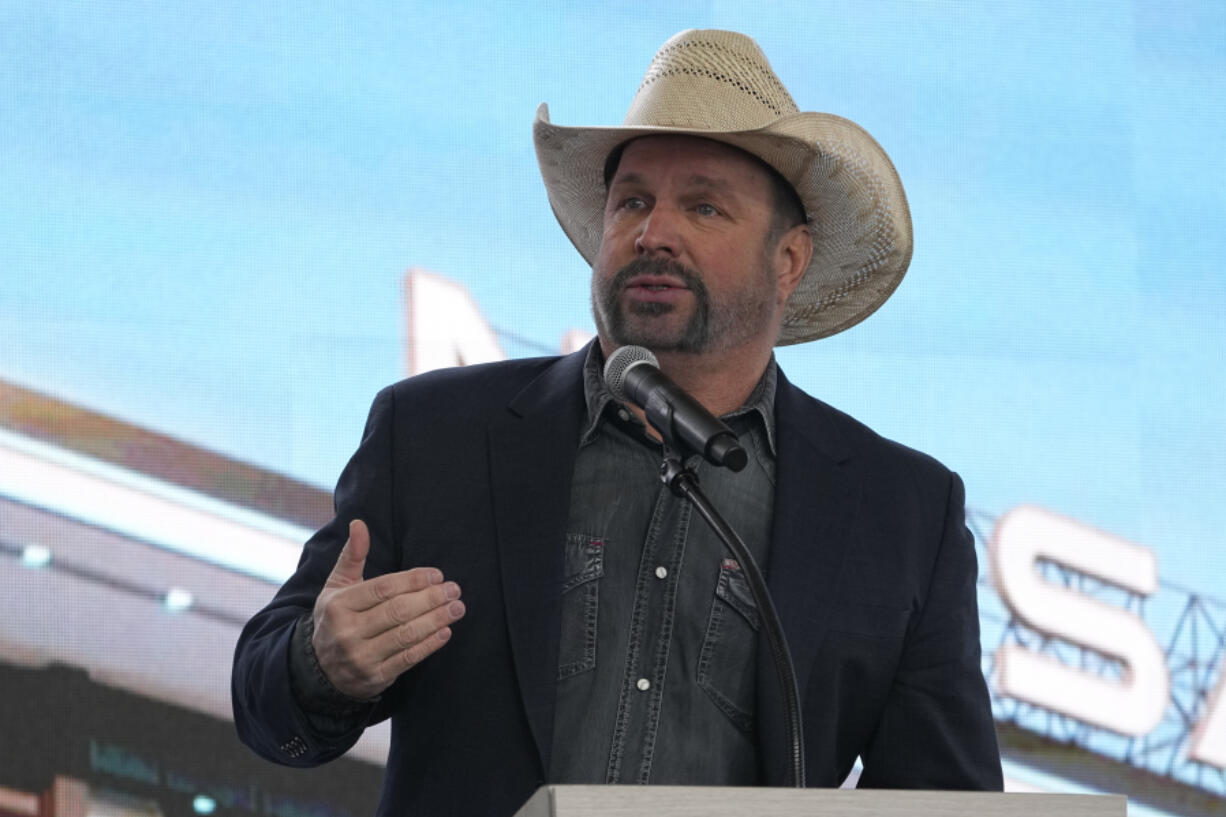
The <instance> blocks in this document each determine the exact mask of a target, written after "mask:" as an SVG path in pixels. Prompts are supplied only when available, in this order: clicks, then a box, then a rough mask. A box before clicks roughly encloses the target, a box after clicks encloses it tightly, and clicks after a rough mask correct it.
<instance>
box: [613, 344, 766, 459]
mask: <svg viewBox="0 0 1226 817" xmlns="http://www.w3.org/2000/svg"><path fill="white" fill-rule="evenodd" d="M604 382H605V385H606V386H607V387H608V389H609V392H610V393H611V394H612V395H613V397H614V398H615V399H617V400H618V401H620V402H622V403H627V402H629V403H633V404H634V405H636V406H638V407H639V408H641V409H642V410H643V412H644V413H645V414H646V415H647V420H648V422H650V423H651V425H652V427H653V428H655V429H656V430H657V431H659V432H660V435H661V436H662V437H664V441H665V442H666V443H668V444H669V445H671V446H672V447H673V448H678V449H681V450H682V451H684V452H693V453H697V454H702V456H703V457H705V458H706V459H707V461H708V462H710V463H712V464H713V465H722V466H724V467H725V468H728V469H729V470H732V471H740V470H741V469H742V468H744V467H745V464H746V463H747V462H748V461H749V457H748V456H747V455H746V454H745V449H744V448H742V447H741V445H740V443H738V442H737V439H736V435H735V434H733V433H732V429H730V428H728V426H726V425H724V424H723V423H722V422H721V421H720V420H718V419H716V417H715V416H714V415H713V414H711V412H709V411H707V410H706V409H705V408H703V406H702V404H701V403H699V402H698V401H697V400H695V399H694V398H693V397H690V396H689V395H688V394H686V392H685V390H684V389H682V388H681V387H680V386H678V385H677V384H676V383H674V382H673V381H672V380H669V379H668V376H667V375H665V374H664V372H662V371H660V362H659V361H658V360H656V356H655V355H653V354H652V353H651V352H650V351H649V350H647V349H644V348H643V347H642V346H622V347H621V348H620V349H618V350H617V351H615V352H614V353H613V354H611V355H609V359H608V361H607V362H606V363H605V367H604Z"/></svg>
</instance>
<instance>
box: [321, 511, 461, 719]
mask: <svg viewBox="0 0 1226 817" xmlns="http://www.w3.org/2000/svg"><path fill="white" fill-rule="evenodd" d="M369 552H370V532H369V531H368V530H367V529H366V523H365V522H362V521H361V520H358V519H355V520H354V521H353V522H350V523H349V540H348V541H347V542H345V547H344V548H343V549H342V550H341V555H340V557H339V558H337V560H336V566H335V567H333V568H332V573H331V574H330V575H329V576H328V580H327V582H325V583H324V588H323V590H322V591H321V592H320V594H319V598H318V599H316V601H315V611H314V617H315V635H314V637H313V640H312V644H313V646H314V647H315V655H316V657H317V658H318V660H319V666H320V668H321V669H322V670H323V672H324V675H326V676H327V677H328V680H329V681H331V682H332V685H333V686H334V687H336V688H337V689H338V690H340V691H341V692H344V693H345V694H346V695H350V696H352V697H354V698H372V697H374V696H375V695H378V694H379V693H380V692H382V691H383V690H385V689H387V688H388V687H389V686H391V684H392V682H393V681H395V680H396V679H397V678H398V677H399V676H400V674H401V673H403V672H405V671H406V670H408V669H409V668H410V667H412V666H414V665H416V664H419V663H421V662H422V661H424V660H425V659H426V658H427V657H429V656H430V655H431V654H433V653H434V652H435V651H436V650H438V649H439V648H440V647H442V646H443V645H444V644H446V643H447V641H448V639H450V638H451V626H450V625H451V624H452V622H454V621H456V620H458V619H459V618H461V617H462V616H463V615H464V602H462V601H460V600H459V599H460V586H459V585H458V584H456V583H455V582H444V581H443V573H442V571H441V570H438V569H437V568H433V567H417V568H414V569H412V570H404V571H400V572H398V573H388V574H386V575H384V576H378V577H376V578H373V579H370V580H363V578H362V568H363V566H365V564H366V555H367V554H368V553H369Z"/></svg>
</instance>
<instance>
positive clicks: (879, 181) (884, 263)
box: [532, 29, 911, 346]
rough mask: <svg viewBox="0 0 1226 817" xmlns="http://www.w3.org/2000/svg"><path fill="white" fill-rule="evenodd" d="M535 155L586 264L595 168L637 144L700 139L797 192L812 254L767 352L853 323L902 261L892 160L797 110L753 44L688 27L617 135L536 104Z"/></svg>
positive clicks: (659, 60) (904, 250)
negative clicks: (754, 160)
mask: <svg viewBox="0 0 1226 817" xmlns="http://www.w3.org/2000/svg"><path fill="white" fill-rule="evenodd" d="M532 130H533V138H534V140H535V142H536V156H537V161H538V162H539V163H540V167H541V176H542V177H543V178H544V180H545V189H546V191H547V192H548V194H549V203H550V205H551V206H552V207H553V212H554V215H555V216H556V217H557V219H558V223H559V224H561V225H562V230H563V231H564V232H565V233H566V235H567V237H569V238H570V240H571V242H572V243H573V244H574V245H575V247H576V248H577V249H578V250H579V254H580V255H582V256H583V257H584V259H585V260H587V262H588V263H589V264H591V263H594V262H595V259H596V257H597V253H598V251H599V250H600V241H601V236H602V234H603V220H604V205H605V180H604V169H605V161H606V159H607V158H608V156H609V154H610V153H612V152H613V150H615V149H616V148H617V147H619V146H621V145H623V144H625V143H626V142H627V141H629V140H631V139H634V138H636V137H639V136H651V135H661V134H673V135H690V136H699V137H703V138H706V139H714V140H716V141H719V142H724V143H726V144H729V145H732V146H734V147H737V148H740V149H741V150H744V151H746V152H748V153H751V154H753V155H754V156H757V157H758V158H759V159H761V160H762V161H764V162H766V163H767V164H768V165H770V166H771V167H773V168H774V169H775V170H777V171H778V172H779V173H780V174H781V175H782V176H783V178H784V179H786V180H787V181H788V182H789V183H790V184H791V185H792V186H793V187H794V188H795V189H796V193H797V194H798V195H799V196H800V200H801V202H802V203H803V205H804V208H805V214H806V217H807V219H808V222H809V228H810V230H811V232H812V234H813V257H812V260H811V261H810V262H809V267H808V269H807V270H805V274H804V277H803V278H802V279H801V281H800V283H799V284H798V285H797V287H796V289H795V290H794V291H793V292H792V295H791V297H790V298H789V299H788V302H787V308H786V311H785V313H784V318H783V325H782V326H781V327H780V330H779V337H778V339H777V340H776V341H775V343H776V345H779V346H784V345H787V344H790V343H802V342H804V341H808V340H816V339H817V338H822V337H826V336H828V335H833V334H835V333H836V332H841V331H843V330H844V329H847V328H848V327H851V326H854V325H855V324H857V323H859V322H860V321H862V320H864V319H865V318H866V317H868V316H869V315H870V314H872V312H873V311H874V310H876V309H877V307H879V306H881V304H882V303H884V302H885V300H886V298H888V297H889V296H890V293H892V292H893V291H894V289H895V287H897V286H898V283H899V281H901V280H902V277H903V274H904V273H905V272H906V271H907V265H908V264H909V263H910V261H911V213H910V211H909V210H908V208H907V198H906V194H905V193H903V189H902V183H901V182H900V181H899V179H898V173H897V171H895V170H894V165H893V164H892V163H891V162H890V158H889V157H888V156H886V154H885V151H884V150H882V149H881V146H880V145H878V144H877V142H876V141H875V140H874V139H873V137H871V136H869V135H868V133H867V132H865V130H864V129H863V128H861V127H860V126H859V125H857V124H855V123H854V122H851V121H849V120H847V119H843V118H842V117H839V116H834V115H832V114H825V113H808V112H801V111H800V110H799V109H798V108H797V107H796V103H795V102H793V101H792V97H791V95H790V94H788V92H787V89H786V88H784V87H783V83H781V82H780V81H779V78H778V77H776V76H775V73H774V71H772V70H771V67H770V64H769V63H768V62H767V60H766V55H765V54H763V53H762V50H761V49H760V48H759V47H758V44H757V43H756V42H754V41H753V40H752V39H750V38H749V37H746V36H745V35H743V34H737V33H736V32H732V31H700V30H695V29H691V30H689V31H683V32H681V33H680V34H678V35H676V36H675V37H673V38H672V39H670V40H669V41H668V42H666V43H665V44H664V45H663V47H661V48H660V50H659V52H657V53H656V56H655V58H654V59H653V60H652V61H651V65H650V66H649V67H648V69H647V75H646V76H645V77H644V78H643V82H642V84H641V85H640V86H639V89H638V92H637V93H636V94H635V96H634V100H633V101H632V102H631V103H630V111H629V113H627V114H626V119H625V121H624V122H623V123H622V126H621V127H619V128H568V127H561V126H558V125H554V124H552V123H551V122H550V121H549V108H548V106H546V105H544V104H542V105H541V106H540V108H538V109H537V112H536V122H535V123H534V124H533V129H532Z"/></svg>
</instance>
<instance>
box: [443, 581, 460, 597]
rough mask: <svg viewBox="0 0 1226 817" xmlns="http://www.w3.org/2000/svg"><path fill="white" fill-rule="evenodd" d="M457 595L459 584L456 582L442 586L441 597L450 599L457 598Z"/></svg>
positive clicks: (458, 594) (458, 595) (458, 593)
mask: <svg viewBox="0 0 1226 817" xmlns="http://www.w3.org/2000/svg"><path fill="white" fill-rule="evenodd" d="M459 597H460V586H459V585H458V584H456V583H455V582H452V583H451V584H448V585H445V586H444V587H443V598H445V599H448V600H451V599H458V598H459Z"/></svg>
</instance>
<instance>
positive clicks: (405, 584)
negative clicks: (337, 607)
mask: <svg viewBox="0 0 1226 817" xmlns="http://www.w3.org/2000/svg"><path fill="white" fill-rule="evenodd" d="M442 583H443V571H441V570H439V569H438V568H437V567H415V568H413V569H412V570H399V571H397V572H395V573H386V574H384V575H382V576H376V577H375V578H373V579H370V580H368V581H364V582H362V583H360V584H356V585H354V586H352V587H349V588H346V589H345V600H344V605H345V607H346V608H347V609H349V610H358V611H360V610H369V609H371V608H372V607H378V606H379V605H381V604H383V603H385V602H387V601H390V600H391V599H394V598H396V597H397V596H401V595H404V594H406V593H418V592H421V591H422V590H426V589H428V588H430V587H436V586H438V585H440V584H442ZM405 621H408V619H407V618H406V619H405Z"/></svg>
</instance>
